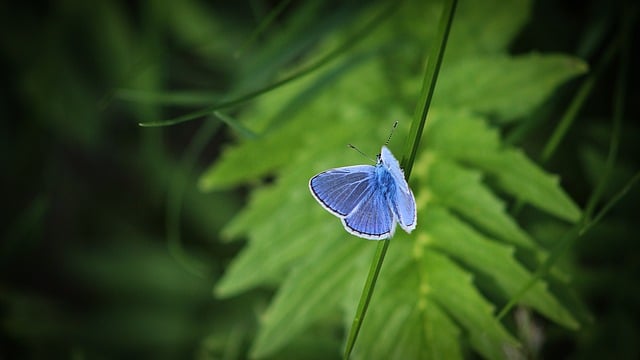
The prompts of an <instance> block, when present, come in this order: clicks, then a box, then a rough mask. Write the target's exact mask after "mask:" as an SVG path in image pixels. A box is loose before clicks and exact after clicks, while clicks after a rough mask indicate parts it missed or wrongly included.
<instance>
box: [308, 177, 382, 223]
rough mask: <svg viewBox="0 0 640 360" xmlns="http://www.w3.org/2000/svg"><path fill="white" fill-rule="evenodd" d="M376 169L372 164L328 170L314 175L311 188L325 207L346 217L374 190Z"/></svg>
mask: <svg viewBox="0 0 640 360" xmlns="http://www.w3.org/2000/svg"><path fill="white" fill-rule="evenodd" d="M374 170H375V167H373V166H371V165H356V166H347V167H342V168H336V169H331V170H327V171H325V172H322V173H320V174H318V175H316V176H314V177H312V178H311V180H310V181H309V188H310V189H311V193H312V194H313V196H314V197H315V198H316V200H318V202H320V204H322V206H324V208H325V209H327V210H329V211H330V212H331V213H333V214H334V215H336V216H338V217H345V216H347V215H349V213H351V212H352V211H353V209H355V208H356V206H358V204H360V203H361V202H362V201H363V199H365V198H366V197H367V196H368V195H370V194H371V193H372V192H373V189H372V186H373V176H374Z"/></svg>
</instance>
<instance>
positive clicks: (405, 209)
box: [380, 146, 418, 233]
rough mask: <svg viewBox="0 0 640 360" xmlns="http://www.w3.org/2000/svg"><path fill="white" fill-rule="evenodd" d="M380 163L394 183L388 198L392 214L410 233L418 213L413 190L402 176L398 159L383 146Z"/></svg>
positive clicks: (414, 225)
mask: <svg viewBox="0 0 640 360" xmlns="http://www.w3.org/2000/svg"><path fill="white" fill-rule="evenodd" d="M380 157H381V159H382V163H383V164H385V165H386V167H387V169H388V170H389V172H390V173H391V176H392V177H393V179H394V182H395V184H396V191H395V193H394V194H393V195H392V196H391V197H390V198H389V199H388V201H389V206H390V207H391V209H392V211H393V213H394V215H395V216H396V218H397V220H398V223H399V224H400V227H401V228H402V229H404V231H406V232H408V233H410V232H411V231H412V230H413V229H415V228H416V223H417V218H418V214H417V211H416V200H415V198H414V197H413V192H412V191H411V188H409V184H407V180H405V178H404V173H403V172H402V169H400V164H399V163H398V160H396V158H395V157H394V156H393V154H392V153H391V151H390V150H389V149H388V148H387V147H386V146H383V147H382V150H381V152H380Z"/></svg>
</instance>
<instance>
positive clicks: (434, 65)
mask: <svg viewBox="0 0 640 360" xmlns="http://www.w3.org/2000/svg"><path fill="white" fill-rule="evenodd" d="M456 5H457V0H449V1H447V2H446V4H445V7H444V8H443V11H442V16H441V18H440V27H439V31H438V38H437V41H436V42H434V44H433V49H432V51H431V54H432V56H433V57H432V58H431V59H433V61H428V62H427V68H426V71H425V77H424V79H423V83H422V91H421V93H420V98H419V102H418V105H417V107H416V112H415V114H414V119H413V122H412V125H411V130H410V132H409V139H410V141H408V142H407V147H406V149H405V152H404V155H403V157H402V162H401V166H402V167H403V169H404V172H405V176H406V178H407V180H408V179H409V176H410V175H411V168H412V167H413V162H414V160H415V156H416V153H417V151H418V146H419V145H420V138H421V137H422V131H423V130H424V125H425V123H426V120H427V114H428V111H429V105H430V104H431V99H432V98H433V92H434V89H435V86H436V80H437V78H438V72H439V70H440V65H441V64H442V58H443V56H444V51H445V48H446V44H447V39H448V37H449V31H450V30H451V24H452V23H453V16H454V14H455V9H456ZM388 248H389V240H384V241H380V242H379V243H378V247H377V249H376V253H375V255H374V257H373V260H372V263H371V268H370V269H369V275H368V276H367V281H366V283H365V285H364V289H363V290H362V295H361V296H360V302H359V303H358V309H357V310H356V315H355V317H354V319H353V323H352V325H351V329H350V331H349V336H348V338H347V345H346V348H345V352H344V358H345V359H348V358H349V356H350V355H351V352H352V350H353V347H354V345H355V343H356V340H357V338H358V333H359V332H360V327H361V326H362V322H363V321H364V317H365V315H366V312H367V309H368V307H369V302H370V301H371V296H372V295H373V290H374V288H375V285H376V281H377V279H378V275H379V274H380V269H381V268H382V263H383V262H384V256H385V254H386V252H387V249H388Z"/></svg>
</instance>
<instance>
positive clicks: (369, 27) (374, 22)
mask: <svg viewBox="0 0 640 360" xmlns="http://www.w3.org/2000/svg"><path fill="white" fill-rule="evenodd" d="M398 6H399V5H398V3H397V2H393V1H390V2H389V5H388V6H386V7H385V8H384V9H383V11H381V12H380V13H379V14H377V15H376V16H375V17H374V18H373V19H371V21H369V22H368V23H366V24H365V25H364V26H363V27H362V28H361V29H359V30H358V31H356V32H355V33H354V34H353V35H352V36H350V37H349V38H348V39H347V40H346V41H345V42H344V43H342V44H341V45H340V46H338V47H337V48H336V49H335V50H333V51H331V52H329V53H328V54H326V55H325V56H323V57H321V58H320V59H318V60H317V61H316V62H314V63H312V64H311V65H309V66H307V67H305V68H303V69H302V70H299V71H298V72H296V73H293V74H291V75H290V76H287V77H285V78H283V79H281V80H279V81H276V82H274V83H272V84H269V85H267V86H264V87H262V88H260V89H258V90H255V91H251V92H248V93H246V94H243V95H240V96H238V97H235V98H233V99H230V100H226V101H222V102H220V103H217V104H214V105H211V106H209V107H206V108H204V109H201V110H198V111H195V112H192V113H189V114H185V115H182V116H178V117H176V118H173V119H169V120H159V121H149V122H145V123H139V124H138V125H139V126H143V127H158V126H169V125H176V124H180V123H183V122H186V121H190V120H194V119H197V118H199V117H202V116H206V115H210V114H212V113H213V112H214V111H216V110H222V109H226V108H230V107H233V106H236V105H239V104H242V103H244V102H246V101H249V100H251V99H254V98H256V97H258V96H260V95H263V94H266V93H268V92H269V91H271V90H274V89H277V88H279V87H280V86H283V85H285V84H288V83H290V82H292V81H294V80H297V79H299V78H301V77H303V76H306V75H308V74H310V73H312V72H314V71H316V70H318V69H319V68H321V67H323V66H324V65H326V64H328V63H329V62H331V61H333V60H334V59H336V58H337V57H338V56H340V55H342V54H343V53H345V52H347V51H349V49H351V48H352V47H353V46H354V44H355V43H357V42H359V41H360V40H362V39H364V38H365V37H366V36H367V35H369V34H370V33H371V32H372V31H373V29H374V28H375V27H376V26H378V25H380V23H381V22H382V21H384V20H385V19H388V18H389V17H390V15H391V13H393V11H394V10H395V9H397V7H398Z"/></svg>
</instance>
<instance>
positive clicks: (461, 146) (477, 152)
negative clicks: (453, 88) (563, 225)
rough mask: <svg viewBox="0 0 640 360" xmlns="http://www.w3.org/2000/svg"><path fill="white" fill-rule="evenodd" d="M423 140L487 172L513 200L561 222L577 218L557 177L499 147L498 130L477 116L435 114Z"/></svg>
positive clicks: (578, 211)
mask: <svg viewBox="0 0 640 360" xmlns="http://www.w3.org/2000/svg"><path fill="white" fill-rule="evenodd" d="M426 141H427V143H428V144H429V145H430V147H431V148H433V149H436V150H437V152H438V153H441V154H446V156H447V157H450V158H452V159H455V160H457V161H461V162H463V163H467V164H469V165H472V166H475V167H477V168H479V169H480V170H482V171H484V172H486V173H487V174H488V175H489V177H491V178H495V179H496V180H497V184H498V186H500V187H501V188H502V190H504V191H506V192H508V193H510V194H512V195H513V196H514V197H516V198H519V199H522V200H523V201H525V202H527V203H529V204H531V205H533V206H535V207H537V208H538V209H540V210H543V211H546V212H549V213H550V214H553V215H555V216H557V217H559V218H561V219H564V220H567V221H570V222H575V221H577V220H578V219H579V217H580V209H579V208H578V206H577V205H575V203H574V202H573V201H572V200H571V198H569V197H568V196H567V195H566V194H565V193H564V192H563V191H562V189H561V188H560V186H559V184H558V178H557V177H556V176H552V175H549V174H547V173H545V172H544V171H543V170H542V169H540V168H539V167H538V166H537V165H536V164H535V163H533V161H531V160H530V159H528V158H527V157H526V156H525V155H524V154H523V153H522V151H520V150H516V149H513V148H507V147H505V148H501V146H500V140H499V136H498V133H497V131H496V130H494V129H491V128H489V127H488V126H487V122H486V121H485V120H484V119H482V118H480V117H478V116H477V115H470V114H469V113H467V112H464V111H461V112H457V111H454V112H450V111H444V112H441V113H437V114H436V115H435V116H433V118H432V122H431V127H430V128H429V129H428V132H427V140H426Z"/></svg>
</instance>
